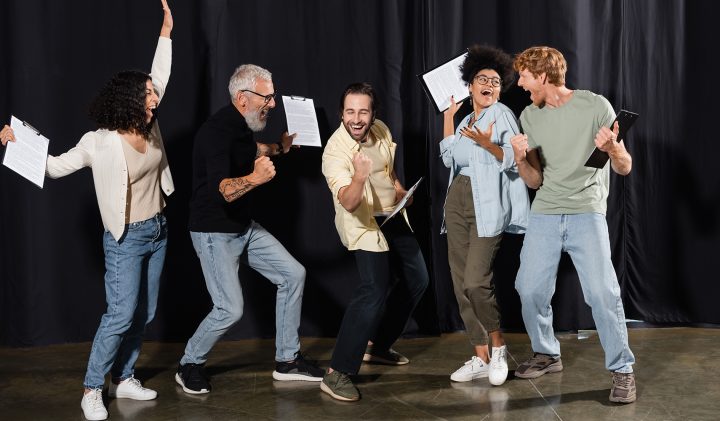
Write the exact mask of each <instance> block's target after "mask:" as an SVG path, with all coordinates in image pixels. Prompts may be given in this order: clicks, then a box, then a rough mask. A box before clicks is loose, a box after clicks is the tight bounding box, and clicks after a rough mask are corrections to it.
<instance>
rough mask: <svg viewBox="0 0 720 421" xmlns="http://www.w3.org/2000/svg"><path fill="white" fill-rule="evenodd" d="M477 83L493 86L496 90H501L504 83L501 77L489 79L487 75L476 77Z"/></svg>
mask: <svg viewBox="0 0 720 421" xmlns="http://www.w3.org/2000/svg"><path fill="white" fill-rule="evenodd" d="M475 81H476V82H477V83H479V84H481V85H492V86H494V87H496V88H499V87H500V84H501V83H502V80H501V79H500V78H499V77H487V76H485V75H477V76H475Z"/></svg>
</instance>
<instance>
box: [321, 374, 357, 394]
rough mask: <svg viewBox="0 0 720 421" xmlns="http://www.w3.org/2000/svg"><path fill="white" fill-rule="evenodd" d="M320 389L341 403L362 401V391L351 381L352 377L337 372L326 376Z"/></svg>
mask: <svg viewBox="0 0 720 421" xmlns="http://www.w3.org/2000/svg"><path fill="white" fill-rule="evenodd" d="M320 389H321V390H322V391H323V392H325V393H327V394H328V395H330V396H332V397H333V398H334V399H337V400H339V401H345V402H355V401H357V400H359V399H360V391H359V390H357V388H356V387H355V385H354V384H353V382H352V380H350V376H348V375H347V374H345V373H341V372H339V371H337V370H335V371H333V372H332V373H327V374H325V377H323V380H322V383H320Z"/></svg>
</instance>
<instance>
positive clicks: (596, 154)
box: [585, 110, 640, 168]
mask: <svg viewBox="0 0 720 421" xmlns="http://www.w3.org/2000/svg"><path fill="white" fill-rule="evenodd" d="M639 116H640V114H638V113H634V112H632V111H627V110H620V112H619V113H618V114H617V117H615V120H614V121H613V122H612V124H611V125H610V130H612V127H613V126H614V125H615V122H616V121H617V122H618V124H619V126H618V129H619V130H618V136H617V141H618V142H619V141H620V140H622V139H625V136H626V135H627V132H628V130H630V127H632V125H633V124H634V123H635V120H637V119H638V117H639ZM609 159H610V156H609V155H608V154H607V152H603V151H601V150H600V149H598V148H597V147H596V148H594V149H593V151H592V153H591V154H590V156H589V157H588V159H587V161H585V166H586V167H591V168H603V167H604V166H605V164H607V162H608V160H609Z"/></svg>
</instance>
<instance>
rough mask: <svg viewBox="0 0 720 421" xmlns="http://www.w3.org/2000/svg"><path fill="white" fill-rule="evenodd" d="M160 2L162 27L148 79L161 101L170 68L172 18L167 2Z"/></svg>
mask: <svg viewBox="0 0 720 421" xmlns="http://www.w3.org/2000/svg"><path fill="white" fill-rule="evenodd" d="M160 1H161V2H162V6H163V12H164V17H163V22H162V27H160V39H158V45H157V48H156V49H155V57H153V62H152V68H151V69H150V77H151V78H152V83H153V87H154V88H155V92H157V95H158V97H159V98H160V100H161V101H162V97H163V95H165V88H166V87H167V84H168V81H169V80H170V68H171V67H172V40H171V39H170V33H171V32H172V28H173V18H172V13H171V12H170V7H168V4H167V0H160Z"/></svg>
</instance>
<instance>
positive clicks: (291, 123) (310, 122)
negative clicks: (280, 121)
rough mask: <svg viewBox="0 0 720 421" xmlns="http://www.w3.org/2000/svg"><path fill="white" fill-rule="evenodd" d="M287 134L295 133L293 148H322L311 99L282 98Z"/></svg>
mask: <svg viewBox="0 0 720 421" xmlns="http://www.w3.org/2000/svg"><path fill="white" fill-rule="evenodd" d="M282 101H283V107H284V108H285V119H286V121H287V127H288V132H289V133H297V137H296V138H295V139H294V140H293V145H295V146H318V147H322V142H321V140H320V128H319V126H318V120H317V115H316V113H315V103H314V102H313V100H312V98H305V97H303V96H299V95H290V96H285V95H283V96H282Z"/></svg>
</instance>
